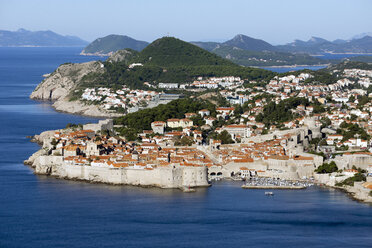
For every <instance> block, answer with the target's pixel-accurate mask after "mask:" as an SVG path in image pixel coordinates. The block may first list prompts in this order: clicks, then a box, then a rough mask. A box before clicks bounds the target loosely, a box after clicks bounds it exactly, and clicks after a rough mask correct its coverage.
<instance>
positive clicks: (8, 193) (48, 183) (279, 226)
mask: <svg viewBox="0 0 372 248" xmlns="http://www.w3.org/2000/svg"><path fill="white" fill-rule="evenodd" d="M80 50H81V49H80V48H0V125H1V126H0V247H1V248H6V247H17V248H18V247H37V248H39V247H47V248H51V247H53V248H54V247H67V248H70V247H79V248H81V247H99V248H101V247H198V248H199V247H337V248H338V247H369V248H370V247H372V206H370V205H367V204H362V203H358V202H356V201H354V200H352V199H350V198H349V197H348V196H347V195H346V194H344V193H343V192H340V191H337V190H331V189H327V188H321V187H311V188H309V189H306V190H300V191H290V190H274V193H275V195H274V196H273V197H267V196H265V195H264V191H263V190H243V189H241V187H240V186H241V182H229V181H226V182H217V183H213V185H212V187H210V188H204V189H198V190H197V192H196V193H182V192H180V191H178V190H162V189H157V188H140V187H131V186H109V185H103V184H90V183H84V182H75V181H65V180H59V179H55V178H51V177H45V176H37V175H34V174H33V171H32V169H31V168H30V167H28V166H24V165H23V163H22V161H23V160H25V159H27V158H28V157H29V156H30V155H31V154H32V153H34V152H35V151H37V150H38V148H39V147H38V145H37V144H34V143H31V142H29V140H28V139H27V138H26V136H28V135H34V134H38V133H40V132H42V131H44V130H50V129H57V128H63V127H65V126H66V124H67V123H87V122H93V121H96V119H94V118H86V117H80V116H74V115H68V114H63V113H57V112H55V111H54V110H53V109H52V108H51V106H50V104H49V103H45V102H37V101H32V100H30V99H29V98H28V96H29V94H30V93H31V92H32V90H33V89H34V88H35V87H36V85H37V84H38V83H39V82H40V81H41V80H42V75H43V74H45V73H50V72H52V71H53V70H54V69H55V68H56V67H57V66H58V65H59V64H62V63H65V62H85V61H89V60H93V59H100V58H95V57H84V56H80V55H79V52H80Z"/></svg>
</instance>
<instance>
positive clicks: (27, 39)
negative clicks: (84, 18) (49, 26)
mask: <svg viewBox="0 0 372 248" xmlns="http://www.w3.org/2000/svg"><path fill="white" fill-rule="evenodd" d="M87 44H88V42H87V41H85V40H82V39H80V38H79V37H76V36H69V35H66V36H63V35H60V34H57V33H54V32H52V31H50V30H47V31H29V30H26V29H23V28H21V29H18V30H17V31H7V30H0V46H1V47H32V46H37V47H81V46H86V45H87Z"/></svg>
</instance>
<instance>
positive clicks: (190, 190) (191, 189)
mask: <svg viewBox="0 0 372 248" xmlns="http://www.w3.org/2000/svg"><path fill="white" fill-rule="evenodd" d="M182 191H183V192H185V193H191V192H195V191H196V190H195V189H193V188H190V186H189V187H183V188H182Z"/></svg>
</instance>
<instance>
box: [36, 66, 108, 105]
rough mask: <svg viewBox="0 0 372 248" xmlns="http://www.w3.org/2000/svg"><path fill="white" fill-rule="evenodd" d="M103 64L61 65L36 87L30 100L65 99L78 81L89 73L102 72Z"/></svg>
mask: <svg viewBox="0 0 372 248" xmlns="http://www.w3.org/2000/svg"><path fill="white" fill-rule="evenodd" d="M103 71H104V68H103V64H102V63H101V62H98V61H92V62H87V63H81V64H71V63H68V64H63V65H60V66H59V67H58V68H57V69H56V70H55V71H54V72H53V73H51V74H50V75H47V77H46V78H45V79H44V80H43V81H42V82H41V83H40V84H39V85H38V86H37V87H36V89H35V90H34V91H33V92H32V93H31V96H30V97H31V99H38V100H50V101H56V100H59V99H61V98H65V97H66V96H67V95H68V94H69V93H70V92H71V90H73V89H74V87H75V86H76V85H77V84H78V83H79V82H80V80H81V79H82V78H83V77H84V76H85V75H87V74H88V73H90V72H103Z"/></svg>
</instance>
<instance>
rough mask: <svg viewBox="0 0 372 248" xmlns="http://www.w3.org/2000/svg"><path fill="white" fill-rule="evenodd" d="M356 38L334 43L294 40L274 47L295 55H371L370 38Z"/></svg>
mask: <svg viewBox="0 0 372 248" xmlns="http://www.w3.org/2000/svg"><path fill="white" fill-rule="evenodd" d="M356 37H357V38H354V39H352V40H341V39H338V40H335V41H328V40H325V39H322V38H318V37H312V38H311V39H309V40H308V41H302V40H295V41H294V42H292V43H289V44H286V45H279V46H276V47H277V48H278V49H279V50H281V51H286V52H295V53H299V52H300V53H311V54H319V53H326V52H328V53H372V36H369V35H363V34H362V35H360V36H356ZM359 37H361V38H359Z"/></svg>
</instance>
